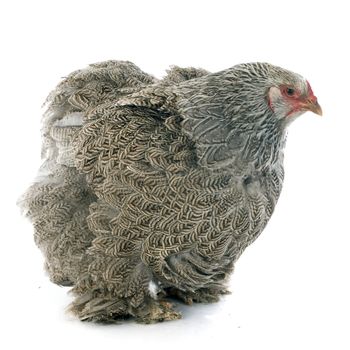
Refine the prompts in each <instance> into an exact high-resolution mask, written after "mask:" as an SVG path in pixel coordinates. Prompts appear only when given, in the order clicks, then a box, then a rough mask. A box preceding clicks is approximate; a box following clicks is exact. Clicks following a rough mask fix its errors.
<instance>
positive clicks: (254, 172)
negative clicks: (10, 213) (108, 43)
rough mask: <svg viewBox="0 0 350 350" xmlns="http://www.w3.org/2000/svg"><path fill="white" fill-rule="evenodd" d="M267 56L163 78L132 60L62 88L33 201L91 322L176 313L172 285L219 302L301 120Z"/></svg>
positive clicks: (96, 69) (52, 256) (29, 199)
mask: <svg viewBox="0 0 350 350" xmlns="http://www.w3.org/2000/svg"><path fill="white" fill-rule="evenodd" d="M283 84H284V85H285V84H289V85H292V86H294V87H298V88H299V89H300V91H301V93H302V94H307V84H306V81H305V79H304V78H302V77H301V76H299V75H297V74H295V73H292V72H289V71H287V70H284V69H282V68H279V67H275V66H272V65H270V64H267V63H252V64H242V65H238V66H235V67H233V68H230V69H227V70H225V71H222V72H218V73H214V74H210V73H209V72H207V71H205V70H202V69H194V68H179V67H173V68H172V69H171V70H170V71H169V72H168V74H167V76H166V77H165V78H163V79H162V80H158V79H156V78H154V77H152V76H150V75H148V74H146V73H144V72H142V71H141V70H140V69H139V68H137V67H136V66H135V65H134V64H132V63H130V62H122V61H108V62H103V63H98V64H92V65H90V66H89V67H88V68H87V69H84V70H79V71H76V72H73V73H71V74H70V75H69V76H68V77H67V78H66V79H64V80H63V81H62V82H61V83H60V84H59V85H58V86H57V88H56V89H55V90H54V91H53V92H52V93H51V94H50V95H49V97H48V100H47V106H48V107H47V112H46V113H45V115H44V118H43V128H42V135H43V148H42V149H43V152H42V157H43V159H44V162H43V165H42V166H41V168H40V170H39V174H38V177H37V178H36V179H35V181H34V183H33V184H32V185H31V187H30V188H29V189H28V190H27V192H26V193H25V194H24V195H23V197H22V198H21V201H20V204H21V206H22V208H23V209H24V210H25V211H26V215H27V216H28V217H29V218H30V219H31V221H32V222H33V225H34V229H35V241H36V244H37V245H38V246H39V247H40V249H41V250H42V252H43V254H44V256H45V259H46V268H47V271H48V273H49V276H50V278H51V280H52V281H53V282H54V283H57V284H60V285H72V286H73V293H74V295H75V297H76V298H75V301H74V302H73V304H72V305H71V310H72V311H73V312H74V313H75V314H77V315H78V316H79V317H80V318H81V319H82V320H101V321H112V320H116V319H120V318H123V317H126V316H134V317H135V318H136V319H137V320H138V321H141V322H146V323H148V322H154V321H160V320H168V319H176V318H179V317H180V314H179V313H178V312H176V311H175V310H174V309H173V308H172V305H171V304H170V303H169V302H167V301H166V299H165V297H166V296H167V295H173V296H176V297H178V298H180V299H182V300H184V301H185V302H187V303H191V302H192V301H198V302H210V301H216V300H218V296H219V295H221V294H223V293H226V292H227V291H226V283H227V278H228V276H229V274H230V273H231V272H232V270H233V266H234V263H235V261H236V260H237V259H238V257H239V256H240V255H241V254H242V252H243V251H244V249H245V248H246V247H247V246H248V245H249V244H251V243H252V242H253V241H254V240H255V239H256V238H257V236H258V235H259V234H260V233H261V232H262V230H263V229H264V227H265V225H266V223H267V222H268V220H269V218H270V216H271V214H272V212H273V210H274V207H275V205H276V202H277V199H278V197H279V194H280V191H281V187H282V181H283V147H284V143H285V132H286V127H287V125H288V124H289V122H290V121H291V120H293V119H294V118H295V117H296V116H297V115H299V114H300V113H299V114H298V113H295V115H294V116H291V117H290V118H285V115H283V113H282V112H283V111H284V108H285V107H286V106H285V105H284V104H283V103H284V102H283V100H282V99H281V97H280V96H277V97H276V98H275V97H274V98H275V99H274V108H271V106H269V103H268V102H269V101H268V91H269V89H270V87H276V86H279V85H283Z"/></svg>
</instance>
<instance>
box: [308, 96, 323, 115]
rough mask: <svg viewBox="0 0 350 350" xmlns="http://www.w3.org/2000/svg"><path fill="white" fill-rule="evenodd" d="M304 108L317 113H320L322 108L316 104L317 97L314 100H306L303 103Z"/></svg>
mask: <svg viewBox="0 0 350 350" xmlns="http://www.w3.org/2000/svg"><path fill="white" fill-rule="evenodd" d="M305 109H306V110H308V111H311V112H314V113H316V114H317V115H320V116H321V115H322V108H321V106H320V105H319V104H318V102H317V99H315V100H307V102H306V104H305Z"/></svg>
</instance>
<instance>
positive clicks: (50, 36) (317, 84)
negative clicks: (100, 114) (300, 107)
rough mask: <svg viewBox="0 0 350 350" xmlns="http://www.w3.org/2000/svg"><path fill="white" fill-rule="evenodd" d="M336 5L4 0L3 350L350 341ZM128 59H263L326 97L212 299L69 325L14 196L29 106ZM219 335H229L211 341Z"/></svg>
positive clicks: (346, 87) (158, 63)
mask: <svg viewBox="0 0 350 350" xmlns="http://www.w3.org/2000/svg"><path fill="white" fill-rule="evenodd" d="M346 4H347V1H336V0H333V1H330V2H328V1H327V2H326V1H320V0H319V1H309V2H307V1H305V0H304V1H298V0H293V1H268V0H264V1H242V2H238V1H233V0H232V1H219V0H216V1H210V2H209V1H207V2H205V1H198V2H197V1H189V0H187V1H179V0H177V1H165V0H164V1H126V0H125V1H105V0H99V1H87V0H86V1H73V0H71V1H63V0H61V1H8V2H5V1H4V2H2V5H1V9H0V15H1V20H0V26H1V28H0V35H1V42H0V45H1V54H0V59H1V80H0V89H1V113H0V132H1V137H0V141H1V147H0V150H1V199H2V200H1V226H0V232H1V246H0V247H1V254H0V255H1V256H0V258H1V263H0V267H1V289H0V293H1V314H0V322H1V328H0V329H1V334H2V335H1V337H0V346H1V348H2V349H15V348H16V349H20V348H26V349H30V348H35V349H37V350H41V349H70V348H73V347H74V348H82V349H97V348H98V349H106V348H110V349H114V348H118V349H125V348H126V349H134V348H135V349H136V348H137V347H136V346H139V347H141V346H142V348H143V349H158V348H159V349H160V348H161V346H164V347H165V346H166V348H167V349H175V348H179V346H182V347H186V348H187V347H188V348H190V347H192V348H194V349H197V348H202V349H207V348H208V349H209V348H213V347H216V348H222V347H223V346H225V347H229V348H232V349H237V350H241V349H269V350H273V349H279V350H281V349H286V350H288V349H293V350H294V349H298V350H303V349H308V350H309V349H349V348H350V340H349V337H350V302H349V297H350V287H349V283H348V282H349V269H350V253H349V251H350V240H349V234H350V228H349V217H350V191H349V171H348V169H349V160H350V157H349V151H350V147H349V119H350V115H349V101H350V98H349V94H350V74H349V63H350V55H349V53H348V50H349V36H350V25H349V10H347V8H346ZM107 59H127V60H130V61H133V62H135V63H136V64H137V65H139V66H140V67H141V68H142V69H143V70H145V71H146V72H149V73H152V74H154V75H156V76H158V77H160V76H162V75H163V74H164V72H165V69H166V68H168V67H169V65H171V64H177V65H180V66H190V65H192V66H195V67H203V68H206V69H208V70H210V71H218V70H221V69H224V68H228V67H230V66H233V65H235V64H237V63H240V62H249V61H268V62H270V63H274V64H277V65H280V66H283V67H285V68H288V69H290V70H293V71H296V72H298V73H300V74H302V75H304V76H305V77H306V78H307V79H308V80H309V81H310V83H311V85H312V87H313V90H314V92H315V94H316V96H318V98H319V102H320V104H321V106H322V107H323V111H324V116H323V117H322V118H320V117H318V116H315V115H313V114H311V113H307V114H305V115H304V116H302V117H301V118H300V119H299V120H297V121H296V122H295V123H294V124H293V125H292V126H291V127H290V132H289V139H288V143H287V149H286V159H285V166H286V179H285V185H284V189H283V193H282V196H281V198H280V201H279V203H278V206H277V209H276V211H275V213H274V216H273V218H272V220H271V221H270V223H269V225H268V227H267V228H266V230H265V231H264V233H263V234H262V235H261V237H260V238H259V239H258V240H257V241H256V242H255V243H254V244H253V245H252V246H251V247H249V248H248V249H247V251H246V252H245V253H244V254H243V256H242V257H241V258H240V260H239V262H238V263H237V265H236V271H235V273H234V275H233V277H232V279H231V290H232V292H233V293H232V295H229V296H227V297H225V298H224V299H223V300H222V301H221V302H220V303H217V304H211V305H204V306H203V305H197V306H194V307H181V309H183V314H184V318H183V320H181V321H175V322H168V323H162V324H157V325H151V326H144V325H138V324H135V323H132V322H131V323H127V324H124V325H120V326H115V325H113V326H101V325H95V324H91V323H81V322H79V321H77V320H75V319H74V318H71V317H70V316H69V315H66V314H65V313H64V308H65V306H66V305H67V304H68V303H69V301H70V297H69V296H67V294H66V292H67V289H65V288H60V287H58V286H55V285H53V284H51V283H50V282H49V281H48V278H47V277H46V276H45V275H44V272H43V268H42V262H43V261H42V256H41V253H40V251H39V250H38V249H37V248H36V247H35V245H34V243H33V238H32V227H31V225H30V224H29V222H27V221H26V220H25V219H23V218H22V217H21V216H20V215H19V210H18V208H17V207H16V206H15V201H16V199H17V197H18V196H19V195H20V194H21V193H22V192H23V191H24V190H25V188H26V187H27V186H28V184H29V182H30V181H31V180H32V179H33V177H34V175H35V172H36V170H37V168H38V167H39V164H40V132H39V129H40V116H41V113H42V111H41V109H40V106H41V104H42V102H43V101H44V99H45V98H46V95H47V94H48V92H49V91H50V90H51V89H53V88H54V86H55V85H56V84H57V82H58V81H59V79H60V78H61V77H63V76H65V75H67V74H68V73H69V72H71V71H73V70H75V69H79V68H83V67H85V66H86V65H87V64H89V63H93V62H98V61H103V60H107ZM224 344H226V345H224Z"/></svg>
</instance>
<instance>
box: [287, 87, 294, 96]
mask: <svg viewBox="0 0 350 350" xmlns="http://www.w3.org/2000/svg"><path fill="white" fill-rule="evenodd" d="M286 93H287V95H288V96H293V95H294V93H295V90H294V89H293V88H290V87H289V88H286Z"/></svg>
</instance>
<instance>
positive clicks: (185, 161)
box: [75, 88, 247, 290]
mask: <svg viewBox="0 0 350 350" xmlns="http://www.w3.org/2000/svg"><path fill="white" fill-rule="evenodd" d="M146 90H147V89H146ZM162 93H163V96H161V94H162ZM141 96H143V98H141ZM168 98H169V99H171V98H172V97H171V96H170V97H168ZM164 99H167V96H166V95H164V91H163V92H161V91H160V90H157V88H155V89H154V90H153V92H152V93H151V92H150V90H147V91H144V92H142V91H141V92H140V93H138V94H137V97H135V100H133V98H132V97H129V98H128V99H125V100H124V101H123V104H124V105H122V102H121V101H118V102H117V103H108V104H104V105H102V106H100V107H98V108H96V109H95V110H94V111H93V112H92V113H90V114H89V120H90V121H89V122H87V123H86V124H85V125H84V126H83V128H82V130H81V132H80V134H79V137H78V138H77V140H76V144H75V145H76V148H77V150H78V151H77V154H76V164H77V167H78V169H79V170H80V171H81V172H83V173H85V174H86V178H87V181H88V184H89V186H90V187H91V188H92V190H93V191H94V193H95V195H96V196H97V197H98V201H97V202H96V203H94V205H93V206H91V215H90V216H89V217H88V224H89V227H90V229H91V230H92V231H93V232H94V234H95V235H96V238H95V239H94V241H93V243H92V247H91V249H90V250H89V254H90V255H91V256H93V257H94V261H93V262H92V263H91V266H90V268H89V271H90V274H94V273H95V275H96V276H95V278H96V279H97V278H100V277H98V273H99V272H98V271H100V268H99V266H98V265H99V264H102V263H106V261H108V265H107V267H106V268H105V269H104V271H105V272H104V276H103V278H104V280H105V281H109V282H110V284H111V285H112V284H113V283H116V282H117V281H119V283H120V285H122V282H121V281H122V280H123V279H122V277H121V275H122V274H123V272H124V273H125V268H124V267H123V266H124V265H123V264H128V262H129V265H130V262H131V261H133V262H135V261H136V262H137V261H139V262H141V263H142V264H143V265H146V266H148V267H150V269H151V271H152V273H153V274H155V275H156V276H157V277H158V279H160V280H161V281H162V282H163V283H164V285H167V284H169V285H176V286H177V287H178V288H182V289H186V290H194V289H195V288H199V287H200V286H208V285H209V284H210V283H211V284H212V285H215V283H216V281H219V280H220V281H221V280H222V279H224V277H225V276H224V275H225V274H224V273H223V268H222V266H223V265H225V262H223V261H221V260H220V259H222V258H223V256H224V255H225V254H227V250H228V249H233V246H232V244H231V243H232V237H231V236H232V235H230V234H229V232H230V230H231V225H232V222H231V221H229V220H226V221H225V220H224V218H225V217H226V216H227V214H228V212H229V211H230V210H232V204H233V203H232V201H235V202H239V201H241V200H242V198H241V197H240V196H239V195H238V196H237V195H234V194H233V192H232V191H233V190H232V183H231V181H232V178H231V175H230V174H228V173H225V172H215V171H214V172H213V171H210V170H208V169H205V168H203V167H201V166H199V164H198V160H197V155H196V148H195V144H194V143H193V141H191V140H190V139H189V138H188V136H186V135H185V134H184V133H183V132H182V130H181V118H180V117H179V116H178V115H176V114H175V115H174V114H172V113H171V112H169V110H166V109H164V108H163V109H162V108H161V107H160V103H161V101H163V100H164ZM133 101H134V102H133ZM225 193H226V195H225ZM221 194H223V195H221ZM238 207H239V205H238ZM243 214H244V213H243ZM219 217H221V218H222V220H221V219H220V220H218V218H219ZM242 218H243V220H242V223H241V225H242V227H244V225H245V224H246V221H247V220H245V218H244V215H243V216H242ZM219 260H220V261H221V262H222V264H221V266H218V264H215V261H219ZM213 262H214V263H213ZM133 266H135V267H134V268H135V269H137V266H139V265H137V263H135V265H133ZM227 266H229V262H227ZM227 269H228V270H229V267H227ZM94 271H95V272H94Z"/></svg>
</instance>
